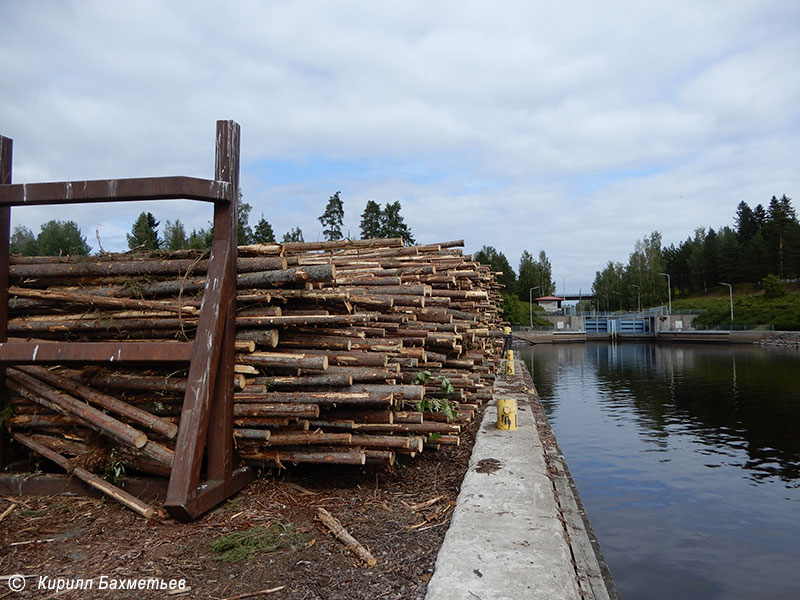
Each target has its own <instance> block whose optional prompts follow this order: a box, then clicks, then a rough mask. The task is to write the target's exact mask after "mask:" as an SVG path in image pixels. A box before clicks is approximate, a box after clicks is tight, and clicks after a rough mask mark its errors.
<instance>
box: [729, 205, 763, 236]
mask: <svg viewBox="0 0 800 600" xmlns="http://www.w3.org/2000/svg"><path fill="white" fill-rule="evenodd" d="M734 220H735V221H736V234H737V235H738V236H739V243H740V244H746V243H747V242H749V241H750V238H752V237H753V236H754V235H755V233H756V231H758V223H757V222H756V217H755V214H753V209H751V208H750V207H749V206H748V205H747V202H744V201H742V202H739V205H738V206H737V207H736V217H735V218H734Z"/></svg>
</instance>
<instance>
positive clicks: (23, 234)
mask: <svg viewBox="0 0 800 600" xmlns="http://www.w3.org/2000/svg"><path fill="white" fill-rule="evenodd" d="M8 251H9V253H10V254H21V255H22V256H36V255H37V254H39V244H38V242H37V241H36V238H35V237H34V235H33V232H32V231H31V230H30V229H28V228H27V227H25V226H23V225H17V226H16V227H14V233H12V234H11V240H10V243H9V249H8Z"/></svg>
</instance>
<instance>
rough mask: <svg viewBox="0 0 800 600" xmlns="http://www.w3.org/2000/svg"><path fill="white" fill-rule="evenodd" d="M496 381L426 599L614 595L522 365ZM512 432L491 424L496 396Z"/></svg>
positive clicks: (556, 446) (608, 575)
mask: <svg viewBox="0 0 800 600" xmlns="http://www.w3.org/2000/svg"><path fill="white" fill-rule="evenodd" d="M516 373H517V375H513V376H502V377H498V379H497V380H496V381H495V394H494V399H493V400H492V402H491V403H490V404H489V405H488V406H487V408H486V410H485V411H484V416H483V421H482V423H481V425H480V428H479V431H478V434H477V436H476V439H475V446H474V448H473V452H472V457H471V459H470V465H469V469H468V471H467V474H466V475H465V477H464V481H463V483H462V485H461V491H460V493H459V496H458V500H457V505H456V508H455V511H454V514H453V518H452V521H451V523H450V528H449V529H448V531H447V534H446V536H445V539H444V543H443V544H442V547H441V549H440V550H439V555H438V557H437V560H436V567H435V570H434V573H433V576H432V578H431V580H430V582H429V584H428V590H427V595H426V600H458V599H461V598H464V599H469V600H476V599H478V600H505V599H509V600H512V599H513V600H518V599H522V598H525V599H528V598H531V599H542V600H544V599H556V600H557V599H565V600H566V599H603V600H604V599H609V600H615V599H617V598H619V595H618V594H617V592H616V589H615V587H614V584H613V580H612V579H611V577H610V573H609V572H608V568H607V566H606V564H605V561H604V560H603V558H602V554H601V553H600V552H599V545H598V544H597V540H596V538H595V536H594V534H593V532H592V530H591V525H590V524H589V523H588V518H587V517H586V512H585V510H584V509H583V505H582V504H581V502H580V498H579V496H578V495H577V490H575V487H574V484H573V483H572V480H571V477H570V475H569V471H568V469H567V468H566V463H565V462H564V461H563V456H561V453H560V451H559V450H558V445H557V443H555V438H554V437H553V436H552V432H551V431H550V428H549V425H548V424H547V421H546V418H544V413H543V411H542V408H541V404H540V403H539V400H538V397H536V395H535V390H534V388H533V382H532V380H531V377H530V374H528V372H527V369H526V367H525V365H524V363H522V362H520V361H516ZM497 397H512V398H516V400H517V404H518V407H519V412H518V422H519V428H518V429H517V430H516V431H500V430H498V429H497V428H496V420H497V412H496V398H497Z"/></svg>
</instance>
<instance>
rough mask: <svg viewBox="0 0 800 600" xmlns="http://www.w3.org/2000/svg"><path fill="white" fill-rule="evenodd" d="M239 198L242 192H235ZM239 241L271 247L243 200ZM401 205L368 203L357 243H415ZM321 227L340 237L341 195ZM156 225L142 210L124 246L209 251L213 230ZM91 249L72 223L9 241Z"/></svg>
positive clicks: (265, 228) (51, 249)
mask: <svg viewBox="0 0 800 600" xmlns="http://www.w3.org/2000/svg"><path fill="white" fill-rule="evenodd" d="M240 198H241V193H240ZM238 208H239V211H238V242H239V244H240V245H245V244H271V243H276V238H275V232H274V230H273V228H272V225H271V224H270V222H269V221H268V220H267V219H266V218H265V217H264V214H263V213H262V214H261V218H260V219H259V220H258V222H257V223H256V224H255V226H251V225H250V213H251V212H252V210H253V207H252V206H251V205H250V204H248V203H247V202H242V201H241V200H240V202H239V206H238ZM401 209H402V207H401V205H400V202H399V201H395V202H387V203H386V204H385V206H384V207H383V208H381V205H380V204H378V203H377V202H375V201H374V200H369V201H367V204H366V207H365V208H364V212H363V213H362V214H361V227H360V229H361V239H367V238H379V237H380V238H388V237H399V238H402V240H403V242H404V243H405V244H406V245H407V246H408V245H413V244H414V243H415V241H414V236H413V235H412V234H411V229H410V228H409V227H408V225H407V224H406V223H405V220H404V219H403V216H402V215H401V214H400V211H401ZM318 221H319V222H320V223H321V224H322V227H323V231H322V234H323V237H324V239H325V240H329V241H333V240H341V239H344V233H343V227H344V225H343V221H344V203H343V202H342V199H341V192H336V193H335V194H333V195H332V196H331V197H330V198H329V199H328V203H327V205H326V206H325V210H324V212H323V213H322V215H321V216H320V217H319V218H318ZM159 226H160V221H158V220H157V219H156V217H155V216H154V215H153V214H152V213H150V212H142V213H141V214H140V215H139V216H138V218H137V219H136V221H135V222H134V223H133V226H132V227H131V232H130V233H128V234H126V238H127V243H128V248H129V249H131V250H186V249H206V248H210V247H211V241H212V239H213V237H214V228H213V225H212V224H211V223H209V225H208V227H203V228H200V229H193V230H192V231H191V232H190V233H187V231H186V227H185V226H184V224H183V223H181V221H180V219H175V220H174V221H170V220H168V221H166V222H165V223H164V227H163V231H162V233H160V234H159ZM303 241H305V240H304V238H303V231H302V229H300V227H293V228H292V229H290V230H289V231H287V232H286V233H285V234H284V235H283V238H282V240H281V242H282V243H289V242H303ZM90 250H91V248H90V246H89V244H88V243H87V241H86V237H85V236H84V235H83V234H82V232H81V230H80V228H79V227H78V225H77V223H75V222H74V221H55V220H53V221H48V222H47V223H45V224H43V225H42V226H41V230H40V232H39V234H38V235H36V236H34V234H33V232H32V231H31V230H30V229H29V228H27V227H25V226H23V225H17V226H16V227H15V228H14V231H13V233H12V235H11V239H10V252H11V254H21V255H26V256H34V255H40V256H59V255H68V254H69V255H87V254H89V251H90Z"/></svg>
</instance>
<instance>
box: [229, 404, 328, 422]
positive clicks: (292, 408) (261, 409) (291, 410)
mask: <svg viewBox="0 0 800 600" xmlns="http://www.w3.org/2000/svg"><path fill="white" fill-rule="evenodd" d="M233 416H234V417H279V416H280V417H309V418H312V419H313V418H316V417H318V416H319V405H318V404H288V403H280V404H279V403H264V402H259V403H257V404H245V403H242V402H237V403H235V404H234V405H233Z"/></svg>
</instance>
